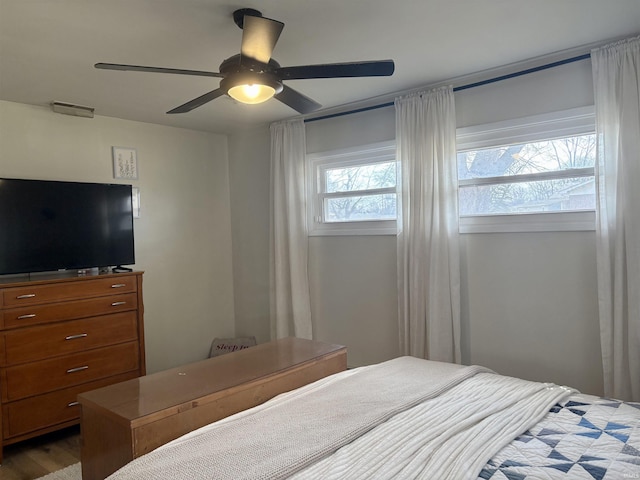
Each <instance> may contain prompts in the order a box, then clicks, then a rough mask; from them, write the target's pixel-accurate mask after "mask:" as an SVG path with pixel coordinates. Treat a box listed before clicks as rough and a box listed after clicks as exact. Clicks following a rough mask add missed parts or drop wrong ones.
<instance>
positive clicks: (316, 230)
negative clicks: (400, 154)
mask: <svg viewBox="0 0 640 480" xmlns="http://www.w3.org/2000/svg"><path fill="white" fill-rule="evenodd" d="M389 161H394V162H396V165H397V160H396V142H395V140H390V141H385V142H377V143H372V144H367V145H361V146H356V147H350V148H343V149H338V150H331V151H327V152H318V153H310V154H307V173H306V177H307V227H308V232H307V233H308V235H309V236H333V235H395V234H396V233H397V212H396V219H393V220H358V221H352V222H324V221H323V218H324V201H325V200H326V199H330V198H341V197H350V196H354V194H357V193H358V192H366V194H367V195H375V194H381V193H383V194H384V193H393V194H395V195H397V194H398V192H397V184H396V186H394V187H387V188H377V189H368V190H357V191H348V192H327V191H326V184H325V175H324V174H323V173H324V172H325V171H326V170H328V169H333V168H339V167H351V166H357V165H372V164H375V163H385V162H389ZM396 168H397V167H396ZM396 171H397V170H396ZM396 180H397V176H396Z"/></svg>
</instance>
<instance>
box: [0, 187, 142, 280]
mask: <svg viewBox="0 0 640 480" xmlns="http://www.w3.org/2000/svg"><path fill="white" fill-rule="evenodd" d="M133 263H135V249H134V239H133V208H132V197H131V185H121V184H105V183H81V182H60V181H49V180H23V179H13V178H0V275H7V274H15V273H33V272H48V271H58V270H80V269H88V268H95V267H98V268H101V267H102V268H104V267H113V266H122V265H131V264H133Z"/></svg>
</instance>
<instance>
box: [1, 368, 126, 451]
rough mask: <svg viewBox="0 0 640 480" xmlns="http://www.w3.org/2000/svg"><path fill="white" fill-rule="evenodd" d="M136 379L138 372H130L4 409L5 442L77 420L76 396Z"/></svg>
mask: <svg viewBox="0 0 640 480" xmlns="http://www.w3.org/2000/svg"><path fill="white" fill-rule="evenodd" d="M135 377H137V372H129V373H125V374H122V375H118V376H115V377H109V378H105V379H101V380H97V381H95V382H90V383H84V384H82V385H77V386H74V387H69V388H65V389H64V390H58V391H55V392H52V393H46V394H44V395H38V396H36V397H30V398H25V399H23V400H18V401H16V402H11V403H8V404H6V405H3V408H2V415H3V422H2V428H3V435H4V438H9V437H16V436H19V435H24V434H26V433H29V432H33V431H35V430H39V429H42V428H47V427H51V426H54V425H58V424H60V423H64V422H69V421H73V420H78V419H79V418H80V405H79V404H78V402H77V401H76V397H77V396H78V394H80V393H84V392H88V391H90V390H95V389H96V388H101V387H104V386H107V385H111V384H113V383H118V382H124V381H125V380H130V379H132V378H135Z"/></svg>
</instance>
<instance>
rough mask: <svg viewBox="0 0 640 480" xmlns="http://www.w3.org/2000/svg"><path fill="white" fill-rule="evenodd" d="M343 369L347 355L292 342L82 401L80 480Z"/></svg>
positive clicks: (97, 478)
mask: <svg viewBox="0 0 640 480" xmlns="http://www.w3.org/2000/svg"><path fill="white" fill-rule="evenodd" d="M346 367H347V351H346V348H345V347H343V346H341V345H331V344H327V343H322V342H316V341H311V340H303V339H299V338H293V337H290V338H285V339H281V340H276V341H274V342H270V343H265V344H261V345H257V346H255V347H251V348H247V349H245V350H240V351H237V352H234V353H229V354H226V355H222V356H219V357H214V358H210V359H207V360H204V361H201V362H196V363H192V364H189V365H185V366H182V367H178V368H174V369H171V370H166V371H163V372H158V373H155V374H152V375H147V376H144V377H140V378H136V379H133V380H128V381H125V382H122V383H118V384H115V385H111V386H108V387H105V388H100V389H97V390H92V391H90V392H86V393H83V394H81V395H79V396H78V401H79V403H80V406H81V431H82V449H81V458H82V478H83V480H102V479H104V478H105V477H107V476H109V475H110V474H111V473H113V472H115V471H116V470H117V469H119V468H120V467H122V466H123V465H125V464H126V463H128V462H130V461H131V460H133V459H134V458H137V457H139V456H141V455H144V454H145V453H148V452H150V451H151V450H154V449H155V448H157V447H159V446H161V445H164V444H165V443H167V442H169V441H171V440H174V439H176V438H178V437H179V436H181V435H184V434H185V433H188V432H190V431H192V430H195V429H197V428H200V427H202V426H204V425H207V424H209V423H211V422H214V421H216V420H220V419H221V418H224V417H227V416H229V415H232V414H234V413H237V412H240V411H242V410H246V409H247V408H251V407H254V406H256V405H259V404H261V403H264V402H265V401H267V400H269V399H270V398H273V397H275V396H276V395H278V394H280V393H283V392H287V391H290V390H293V389H295V388H298V387H301V386H303V385H306V384H309V383H311V382H314V381H316V380H319V379H321V378H324V377H326V376H328V375H331V374H333V373H337V372H340V371H343V370H345V369H346Z"/></svg>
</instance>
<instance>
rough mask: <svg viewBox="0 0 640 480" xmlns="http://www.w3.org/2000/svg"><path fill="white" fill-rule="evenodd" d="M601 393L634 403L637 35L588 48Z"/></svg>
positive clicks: (637, 359)
mask: <svg viewBox="0 0 640 480" xmlns="http://www.w3.org/2000/svg"><path fill="white" fill-rule="evenodd" d="M591 61H592V65H593V80H594V95H595V104H596V119H597V136H598V160H597V163H596V176H597V180H598V183H597V185H598V197H597V226H596V235H597V267H598V305H599V314H600V337H601V345H602V362H603V368H604V393H605V395H606V396H608V397H614V398H620V399H623V400H632V401H636V402H637V401H640V97H639V94H640V80H639V79H640V37H636V38H632V39H628V40H624V41H621V42H617V43H615V44H612V45H608V46H605V47H602V48H598V49H595V50H593V51H592V53H591Z"/></svg>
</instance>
